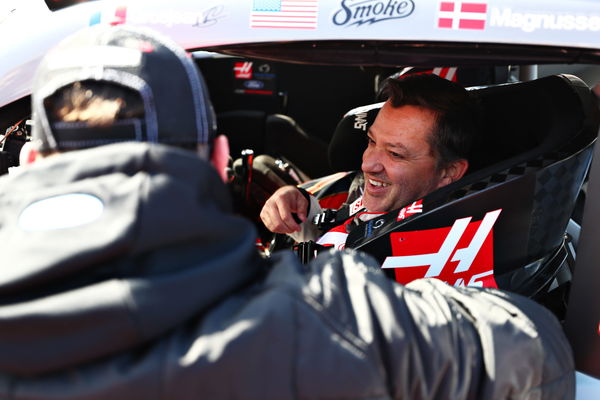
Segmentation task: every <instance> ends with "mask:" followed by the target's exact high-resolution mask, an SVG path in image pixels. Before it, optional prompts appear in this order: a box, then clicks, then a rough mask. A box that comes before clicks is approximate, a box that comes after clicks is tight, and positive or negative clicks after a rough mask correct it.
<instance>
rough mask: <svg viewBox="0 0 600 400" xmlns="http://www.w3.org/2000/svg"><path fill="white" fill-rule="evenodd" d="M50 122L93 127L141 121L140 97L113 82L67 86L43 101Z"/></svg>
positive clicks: (91, 82) (82, 83)
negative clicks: (132, 119)
mask: <svg viewBox="0 0 600 400" xmlns="http://www.w3.org/2000/svg"><path fill="white" fill-rule="evenodd" d="M44 108H45V109H46V113H47V115H48V120H49V121H51V122H57V121H71V122H72V121H81V122H87V123H88V124H89V125H90V126H98V125H105V126H106V125H112V124H113V123H114V122H115V121H116V120H119V119H125V118H142V117H143V116H144V103H143V101H142V98H141V96H140V94H139V93H137V92H135V91H133V90H131V89H129V88H126V87H124V86H120V85H117V84H113V83H110V82H97V81H91V80H90V81H82V82H75V83H73V84H70V85H67V86H64V87H62V88H60V89H59V90H57V91H56V92H55V93H54V94H52V95H51V96H49V97H48V98H46V99H45V100H44Z"/></svg>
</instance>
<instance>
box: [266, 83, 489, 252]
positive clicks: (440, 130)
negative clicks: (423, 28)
mask: <svg viewBox="0 0 600 400" xmlns="http://www.w3.org/2000/svg"><path fill="white" fill-rule="evenodd" d="M384 94H385V95H386V97H387V101H386V102H385V103H384V104H383V106H382V108H381V110H380V111H379V113H378V115H377V118H376V119H375V122H374V123H373V125H372V126H371V127H370V128H369V131H368V133H367V134H368V138H369V139H368V146H367V148H366V149H365V151H364V153H363V159H362V166H361V170H362V174H359V176H358V179H363V181H361V184H360V186H361V191H360V192H359V197H358V198H349V201H348V202H347V204H345V207H349V208H350V210H352V211H354V212H349V213H348V215H349V219H348V220H347V221H346V222H345V223H344V224H343V225H341V226H339V227H336V228H334V229H333V230H334V231H335V232H336V233H341V234H342V235H339V234H336V235H326V237H325V236H324V237H323V238H321V239H320V240H319V243H320V244H324V245H335V246H337V247H343V244H344V241H345V236H344V234H346V233H347V232H348V231H349V230H350V229H351V227H352V226H353V225H354V224H355V223H358V222H360V221H364V220H368V219H369V218H370V217H372V216H373V215H378V214H380V213H383V212H388V211H392V210H396V209H399V208H401V207H403V206H405V205H407V204H409V203H410V202H413V201H415V200H418V199H420V198H422V197H424V196H426V195H427V194H429V193H431V192H433V191H434V190H436V189H438V188H440V187H443V186H446V185H448V184H449V183H452V182H454V181H456V180H458V179H460V178H461V177H462V176H463V175H464V174H465V172H466V171H467V169H468V166H469V163H468V161H467V154H468V152H469V150H470V148H471V143H472V141H473V137H474V135H475V132H476V131H477V126H478V124H477V120H478V115H479V112H478V107H477V102H476V100H475V99H474V98H473V97H472V96H471V95H470V94H469V92H467V91H466V90H465V89H464V88H463V87H461V86H460V85H458V84H456V83H453V82H450V81H447V80H445V79H443V78H440V77H438V76H436V75H431V74H424V75H409V76H407V77H404V78H401V79H389V80H388V81H387V82H386V87H385V88H384ZM321 211H322V210H321V209H320V207H319V205H318V202H317V200H316V199H315V198H313V197H312V196H309V195H308V194H307V193H306V192H303V191H302V190H300V189H298V188H296V187H294V186H284V187H282V188H280V189H279V190H278V191H276V192H275V193H274V194H273V196H271V198H270V199H269V200H267V202H266V203H265V206H264V207H263V209H262V211H261V219H262V221H263V223H264V224H265V226H266V227H267V228H268V229H269V230H271V231H272V232H276V233H287V234H290V235H291V236H292V237H294V239H296V240H298V241H304V240H310V239H316V238H317V237H319V236H320V235H321V233H322V232H318V230H316V229H315V227H314V226H311V225H312V224H311V223H310V221H312V217H313V216H314V215H316V214H318V213H320V212H321ZM294 214H295V215H296V216H297V219H296V218H294ZM333 237H335V239H331V238H333Z"/></svg>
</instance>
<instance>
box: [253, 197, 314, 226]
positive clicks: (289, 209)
mask: <svg viewBox="0 0 600 400" xmlns="http://www.w3.org/2000/svg"><path fill="white" fill-rule="evenodd" d="M307 209H308V200H307V199H306V197H304V195H303V194H302V193H301V192H300V190H299V189H298V188H296V187H295V186H292V185H288V186H283V187H280V188H279V189H277V191H276V192H275V193H273V195H272V196H271V197H269V199H268V200H267V202H266V203H265V205H264V206H263V208H262V210H261V212H260V219H262V222H263V223H264V224H265V226H266V227H267V229H268V230H270V231H271V232H274V233H293V232H298V231H300V229H301V227H300V224H299V223H298V222H297V220H296V218H297V219H298V220H300V222H304V221H305V220H306V212H307ZM292 214H295V217H296V218H294V215H292Z"/></svg>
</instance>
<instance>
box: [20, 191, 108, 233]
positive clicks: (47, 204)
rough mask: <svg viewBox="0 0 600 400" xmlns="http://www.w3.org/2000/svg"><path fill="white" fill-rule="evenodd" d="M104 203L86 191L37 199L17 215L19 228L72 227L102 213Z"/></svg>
mask: <svg viewBox="0 0 600 400" xmlns="http://www.w3.org/2000/svg"><path fill="white" fill-rule="evenodd" d="M103 212H104V203H103V202H102V200H100V199H99V198H98V197H96V196H94V195H91V194H86V193H69V194H63V195H59V196H54V197H49V198H46V199H43V200H38V201H36V202H34V203H32V204H30V205H29V206H27V207H26V208H25V209H24V210H23V211H22V212H21V215H19V222H18V224H19V228H21V229H22V230H24V231H26V232H39V231H50V230H56V229H66V228H74V227H77V226H81V225H86V224H89V223H91V222H93V221H95V220H97V219H98V218H100V216H101V215H102V213H103Z"/></svg>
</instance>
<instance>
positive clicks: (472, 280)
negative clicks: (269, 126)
mask: <svg viewBox="0 0 600 400" xmlns="http://www.w3.org/2000/svg"><path fill="white" fill-rule="evenodd" d="M472 90H473V91H474V93H475V94H476V95H477V96H478V97H479V98H480V99H481V105H482V108H483V129H482V131H481V135H480V136H479V137H478V138H477V140H476V142H475V143H474V146H473V150H472V153H471V154H470V157H469V160H470V169H469V171H468V174H467V175H465V176H464V177H463V178H462V179H461V180H459V181H457V182H454V183H452V184H450V185H448V186H446V187H443V188H440V189H438V190H436V191H435V192H433V193H431V194H429V195H427V196H426V197H425V198H423V199H421V200H419V201H416V202H414V203H412V204H407V205H406V206H405V207H403V208H401V209H399V210H395V211H392V212H389V213H387V214H384V215H383V216H381V217H378V218H376V219H374V220H371V221H368V222H365V223H363V224H361V225H360V226H359V227H357V228H356V229H354V230H353V231H352V232H350V234H349V236H348V239H347V241H346V247H347V248H355V249H361V250H364V251H366V252H368V253H370V254H372V255H374V256H375V257H376V258H378V259H379V261H380V262H381V263H382V268H384V269H385V271H386V273H388V274H389V275H390V276H391V277H393V278H394V279H396V280H397V281H398V282H401V283H407V282H409V281H411V280H413V279H417V278H421V277H437V278H440V279H442V280H444V281H446V282H448V283H450V284H452V285H471V286H488V287H495V286H497V287H500V288H503V289H507V290H511V291H514V292H517V293H521V294H524V295H526V296H528V297H532V298H534V299H536V300H538V301H540V302H542V303H544V304H546V305H547V306H549V308H551V309H552V310H553V311H554V312H555V313H556V314H557V315H559V316H562V314H563V313H564V308H563V306H564V303H563V300H564V296H565V293H566V290H567V288H568V282H569V281H570V269H569V267H570V264H569V260H570V257H569V253H568V251H567V244H566V243H565V230H566V227H567V224H568V222H569V219H570V216H571V213H572V212H573V208H574V205H575V200H576V198H577V194H578V192H579V190H580V188H581V186H582V183H583V181H584V178H585V175H586V172H587V170H588V167H589V164H590V161H591V155H592V146H593V143H594V141H595V138H596V136H597V132H598V126H599V124H600V115H599V114H600V111H599V110H598V107H597V106H596V104H595V103H594V101H593V97H592V95H591V93H590V90H589V88H588V87H587V85H586V84H585V83H584V82H583V81H581V80H580V79H579V78H577V77H575V76H571V75H556V76H549V77H545V78H541V79H537V80H534V81H529V82H522V83H512V84H503V85H497V86H488V87H479V88H473V89H472ZM380 107H381V104H377V105H371V106H367V107H366V108H364V107H363V108H360V109H357V110H353V111H351V112H350V113H348V114H347V115H346V116H345V118H344V119H343V120H342V121H341V122H340V124H339V125H338V128H337V129H336V132H335V134H334V137H333V140H332V142H331V147H330V155H331V156H332V157H331V160H330V161H331V164H332V167H333V168H334V169H335V170H338V169H339V168H342V169H359V168H360V160H361V157H360V155H361V154H362V151H363V150H364V148H365V146H366V138H365V135H364V133H365V132H366V128H365V123H366V125H368V124H370V123H372V122H373V120H374V119H375V116H376V114H377V112H378V110H379V108H380ZM365 121H366V122H365ZM336 146H342V148H341V150H340V149H338V148H336ZM350 149H354V150H352V151H350ZM571 261H572V260H571Z"/></svg>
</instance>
